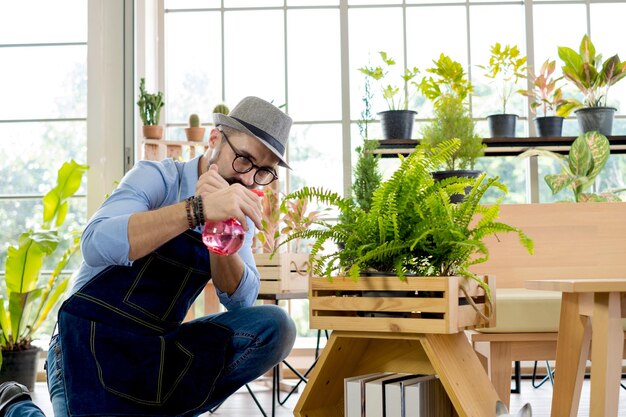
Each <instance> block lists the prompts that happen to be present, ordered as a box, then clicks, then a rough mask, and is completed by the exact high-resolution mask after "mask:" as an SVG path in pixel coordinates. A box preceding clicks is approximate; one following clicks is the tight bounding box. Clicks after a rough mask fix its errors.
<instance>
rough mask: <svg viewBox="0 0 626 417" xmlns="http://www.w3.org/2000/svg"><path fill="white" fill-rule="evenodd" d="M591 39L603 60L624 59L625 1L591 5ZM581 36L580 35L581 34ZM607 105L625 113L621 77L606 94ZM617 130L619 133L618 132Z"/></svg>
mask: <svg viewBox="0 0 626 417" xmlns="http://www.w3.org/2000/svg"><path fill="white" fill-rule="evenodd" d="M590 15H591V40H592V41H593V44H594V46H595V47H596V53H600V54H602V59H603V61H604V60H606V59H607V58H609V57H611V56H613V55H615V54H618V55H619V57H620V59H621V60H622V61H626V42H624V40H625V39H626V26H625V25H624V16H626V3H622V4H592V5H591V12H590ZM581 37H582V36H581ZM607 99H608V102H607V104H608V105H609V106H613V107H615V108H617V113H616V114H626V81H625V80H624V79H622V80H621V81H619V82H618V83H617V84H615V85H613V86H611V88H610V89H609V93H608V96H607ZM618 132H619V133H618ZM624 133H625V132H624V130H616V129H613V134H614V135H616V134H624Z"/></svg>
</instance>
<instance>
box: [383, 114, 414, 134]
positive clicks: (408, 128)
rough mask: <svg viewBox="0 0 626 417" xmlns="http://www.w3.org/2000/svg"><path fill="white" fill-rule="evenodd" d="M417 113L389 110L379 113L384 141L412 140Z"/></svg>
mask: <svg viewBox="0 0 626 417" xmlns="http://www.w3.org/2000/svg"><path fill="white" fill-rule="evenodd" d="M416 114H417V112H416V111H413V110H387V111H381V112H379V113H378V116H379V117H380V125H381V128H382V130H383V139H411V135H412V134H413V123H415V115H416Z"/></svg>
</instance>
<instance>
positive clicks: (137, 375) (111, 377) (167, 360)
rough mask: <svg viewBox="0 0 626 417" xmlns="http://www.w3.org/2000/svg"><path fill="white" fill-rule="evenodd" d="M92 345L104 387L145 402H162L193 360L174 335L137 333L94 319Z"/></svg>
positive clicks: (152, 403) (149, 403) (157, 403)
mask: <svg viewBox="0 0 626 417" xmlns="http://www.w3.org/2000/svg"><path fill="white" fill-rule="evenodd" d="M90 348H91V353H92V355H93V358H94V360H95V363H96V367H97V370H98V378H99V380H100V383H101V384H102V386H103V387H104V388H105V389H106V390H107V391H109V392H111V393H113V394H116V395H118V396H121V397H124V398H127V399H129V400H131V401H134V402H137V403H140V404H146V405H162V404H163V403H164V402H165V401H166V400H167V399H168V398H169V397H170V396H171V395H172V393H173V392H174V390H175V389H176V387H177V386H178V384H179V383H180V381H181V380H182V379H183V377H184V376H185V374H186V373H187V371H188V370H189V368H190V366H191V363H192V361H193V355H192V354H191V352H189V351H188V350H187V349H185V348H184V347H183V346H181V345H180V344H179V343H178V342H177V341H176V340H174V338H173V335H172V334H169V335H162V336H159V335H154V336H151V335H138V334H136V333H131V332H125V331H123V330H120V329H117V328H113V327H110V326H107V325H104V324H101V323H96V322H91V337H90Z"/></svg>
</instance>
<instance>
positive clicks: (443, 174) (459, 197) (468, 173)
mask: <svg viewBox="0 0 626 417" xmlns="http://www.w3.org/2000/svg"><path fill="white" fill-rule="evenodd" d="M480 174H482V171H475V170H455V171H436V172H433V173H432V175H433V179H434V180H435V181H441V180H444V179H446V178H450V177H460V178H478V176H480ZM471 191H472V187H465V195H463V194H452V195H451V196H450V202H451V203H454V204H456V203H460V202H461V201H463V199H464V198H465V196H466V195H468V194H469V193H470V192H471Z"/></svg>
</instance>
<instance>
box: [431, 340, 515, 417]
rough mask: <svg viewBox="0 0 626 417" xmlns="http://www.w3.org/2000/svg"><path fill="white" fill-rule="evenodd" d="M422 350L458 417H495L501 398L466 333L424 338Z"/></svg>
mask: <svg viewBox="0 0 626 417" xmlns="http://www.w3.org/2000/svg"><path fill="white" fill-rule="evenodd" d="M422 346H423V347H424V351H425V352H426V354H427V355H428V358H429V359H430V362H431V363H432V365H433V367H434V368H435V371H437V375H439V379H440V380H441V383H442V384H443V386H444V388H445V389H446V392H447V393H448V396H449V397H450V400H451V401H452V404H453V405H454V407H455V409H456V411H457V413H458V414H459V416H461V417H493V416H495V414H496V402H497V400H498V394H497V393H496V390H495V389H494V387H493V385H492V384H491V381H490V380H489V377H488V376H487V373H486V372H485V370H484V369H483V367H482V365H481V364H480V361H479V360H478V357H477V356H476V353H475V352H474V350H473V349H472V346H471V345H470V343H469V342H468V340H467V338H466V337H465V335H464V334H463V333H456V334H425V335H424V339H423V340H422ZM509 366H510V363H509Z"/></svg>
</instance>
